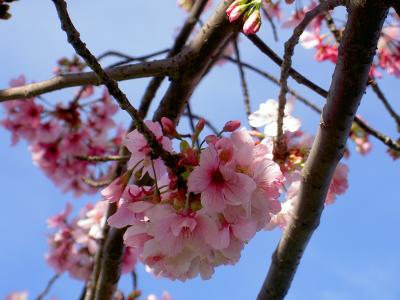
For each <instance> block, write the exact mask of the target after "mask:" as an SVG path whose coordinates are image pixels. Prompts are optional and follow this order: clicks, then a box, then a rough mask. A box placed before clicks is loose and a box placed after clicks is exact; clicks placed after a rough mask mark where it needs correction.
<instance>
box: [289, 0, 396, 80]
mask: <svg viewBox="0 0 400 300" xmlns="http://www.w3.org/2000/svg"><path fill="white" fill-rule="evenodd" d="M315 6H316V2H314V1H312V2H311V4H310V5H309V6H305V7H303V8H302V9H300V10H297V11H296V13H295V14H294V15H293V18H292V20H291V21H290V20H289V21H287V22H285V23H284V24H283V26H284V27H293V26H296V25H297V24H298V22H299V21H301V20H302V19H303V17H304V15H305V13H306V12H307V11H309V10H311V9H312V8H314V7H315ZM323 21H324V17H323V16H321V17H318V18H316V19H315V20H314V21H313V22H312V23H311V24H310V26H309V27H308V30H307V31H305V32H304V33H303V34H302V36H301V38H300V43H301V44H302V46H303V47H304V48H306V49H311V48H314V49H315V50H316V52H315V56H314V57H315V59H316V60H317V61H319V62H321V61H325V60H328V61H331V62H333V63H336V62H337V58H338V48H339V44H338V42H337V41H336V37H335V36H334V35H333V33H332V32H330V31H327V32H326V33H322V30H323V27H322V25H323ZM399 26H400V22H399V18H398V17H393V18H391V20H389V21H387V22H386V23H385V25H384V27H383V29H382V32H381V37H380V40H379V42H378V49H377V55H376V59H375V60H374V63H373V65H372V67H371V71H370V76H371V77H373V78H379V77H381V76H382V75H381V74H380V72H379V71H378V69H382V70H385V71H386V72H387V73H388V74H391V75H394V76H396V77H400V30H399ZM336 27H337V29H336V30H337V33H338V34H339V35H340V34H341V33H342V32H343V28H344V24H342V23H340V24H336Z"/></svg>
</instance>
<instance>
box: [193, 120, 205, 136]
mask: <svg viewBox="0 0 400 300" xmlns="http://www.w3.org/2000/svg"><path fill="white" fill-rule="evenodd" d="M205 124H206V120H204V119H203V118H200V119H199V121H198V122H197V124H196V128H195V131H196V132H198V133H200V132H201V131H202V130H203V129H204V126H205Z"/></svg>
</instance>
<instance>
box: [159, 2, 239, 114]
mask: <svg viewBox="0 0 400 300" xmlns="http://www.w3.org/2000/svg"><path fill="white" fill-rule="evenodd" d="M232 2H233V0H222V1H221V2H220V4H219V5H218V7H217V8H216V10H215V12H214V14H213V15H212V16H211V17H210V18H209V19H208V21H207V22H206V24H205V25H204V26H203V27H202V29H201V30H200V32H199V33H198V34H197V35H196V37H195V38H194V39H193V41H192V42H191V43H190V45H188V47H187V48H185V49H184V50H183V51H182V52H181V53H179V54H178V55H177V59H179V60H180V61H182V63H183V64H184V66H185V67H184V68H182V73H181V74H180V76H179V77H178V78H176V79H173V80H172V82H171V84H170V86H169V88H168V90H167V92H166V94H165V95H164V97H163V99H162V101H161V103H160V106H159V107H158V109H157V111H156V113H155V115H154V117H153V119H154V120H159V119H160V118H161V117H162V116H166V117H168V118H170V119H171V120H177V119H178V118H179V116H180V115H181V114H182V112H183V110H184V108H185V105H186V102H187V101H188V100H189V98H190V96H191V95H192V93H193V91H194V89H195V88H196V86H197V85H198V83H199V81H200V80H201V78H202V75H203V74H204V72H205V71H206V70H207V68H208V66H209V65H210V63H211V62H212V61H213V58H214V57H215V56H216V55H217V54H218V52H219V49H220V48H221V47H223V45H224V44H225V42H226V41H227V40H229V39H230V38H231V37H232V35H233V34H234V33H235V32H238V31H239V26H240V25H241V24H240V23H241V22H234V23H230V22H229V20H228V19H227V17H226V9H227V8H228V6H229V5H230V4H231V3H232ZM181 66H182V65H181Z"/></svg>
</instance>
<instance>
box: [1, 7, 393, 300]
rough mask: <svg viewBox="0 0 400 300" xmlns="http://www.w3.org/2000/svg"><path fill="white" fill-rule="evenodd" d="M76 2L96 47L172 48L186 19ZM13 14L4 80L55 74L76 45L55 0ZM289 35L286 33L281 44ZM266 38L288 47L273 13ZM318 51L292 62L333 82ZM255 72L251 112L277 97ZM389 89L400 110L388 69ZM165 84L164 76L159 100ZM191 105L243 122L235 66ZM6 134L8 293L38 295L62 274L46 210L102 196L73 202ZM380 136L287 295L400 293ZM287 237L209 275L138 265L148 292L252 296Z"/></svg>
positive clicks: (218, 72) (63, 292)
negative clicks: (174, 275) (152, 270)
mask: <svg viewBox="0 0 400 300" xmlns="http://www.w3.org/2000/svg"><path fill="white" fill-rule="evenodd" d="M68 3H69V6H70V12H71V16H72V18H73V21H74V22H75V25H76V26H77V28H78V29H79V30H80V32H81V35H82V39H83V40H84V41H85V42H86V43H87V45H88V47H89V48H90V49H91V50H92V51H93V52H94V53H96V54H100V53H102V52H104V51H106V50H110V49H112V50H120V51H122V52H126V53H129V54H132V55H141V54H146V53H149V52H153V51H157V50H160V49H164V48H165V47H166V46H167V47H168V46H169V45H171V44H172V42H173V37H174V35H175V33H176V32H177V29H178V27H179V26H180V24H181V23H182V20H183V19H184V17H185V14H184V13H183V12H182V11H180V10H179V9H178V8H177V7H176V5H175V1H173V0H170V1H126V0H120V1H104V0H96V1H94V0H87V1H78V0H70V1H68ZM12 12H13V13H14V17H13V18H12V20H11V21H7V22H1V23H0V36H1V38H2V42H3V43H2V47H1V48H0V68H1V72H0V87H1V88H3V87H6V86H7V85H8V81H9V79H10V78H14V77H17V76H18V75H20V74H25V75H26V77H27V79H28V80H29V81H39V80H44V79H47V78H49V77H50V76H51V70H52V69H53V67H54V66H55V63H56V61H57V59H58V58H60V57H62V56H67V57H70V56H71V55H72V53H73V51H72V48H71V47H70V46H69V45H68V44H67V42H66V38H65V35H64V33H63V32H62V31H61V30H60V28H59V23H58V20H57V18H56V13H55V9H54V7H53V4H52V2H51V1H49V0H48V1H45V0H35V1H29V0H26V1H20V2H17V3H15V4H13V5H12ZM287 34H288V33H287V32H281V33H280V38H281V41H283V40H284V39H285V38H286V37H287V36H288V35H287ZM260 36H261V37H262V38H263V39H265V40H266V41H267V42H269V44H270V45H271V46H272V48H274V49H275V50H276V51H277V52H279V53H281V52H282V51H281V50H282V43H276V42H274V41H273V39H272V34H271V31H270V28H269V26H268V24H267V22H265V24H264V26H263V28H262V30H261V32H260ZM240 47H241V50H242V56H243V60H245V61H248V62H252V63H254V64H256V65H257V66H259V67H260V68H263V69H265V70H268V71H269V72H271V73H273V74H275V75H277V74H278V72H279V70H278V68H277V67H276V66H275V65H274V64H273V63H271V62H270V61H269V60H268V59H267V58H265V57H264V56H262V55H260V53H259V52H258V50H257V49H255V48H253V47H252V46H251V45H250V44H249V42H248V41H247V40H246V39H245V38H242V39H241V43H240ZM312 55H313V53H312V52H310V51H305V50H303V49H300V48H298V49H297V52H296V57H295V59H294V65H295V66H296V68H297V69H299V70H302V71H303V73H304V74H306V75H307V76H309V77H310V78H312V79H313V80H314V81H316V82H317V83H319V84H320V85H322V86H324V87H325V88H328V87H329V80H330V78H331V73H332V70H333V65H331V64H329V63H324V64H318V63H316V62H314V61H313V59H312ZM246 74H247V77H248V80H249V83H250V87H251V90H250V96H251V100H252V108H253V110H255V109H256V108H258V104H259V103H261V102H263V101H265V100H266V99H268V98H276V97H277V92H278V90H277V89H276V87H275V86H273V85H271V84H270V83H268V82H267V81H265V80H264V79H263V78H260V77H258V76H256V75H254V74H252V73H250V72H247V73H246ZM146 82H147V80H144V79H143V80H135V81H129V82H124V83H123V84H122V85H121V86H122V87H123V89H124V90H125V91H126V92H127V93H128V95H129V96H130V98H131V99H133V103H134V105H136V106H137V105H138V99H140V96H141V94H142V92H143V88H144V86H145V84H146ZM382 86H383V89H384V91H385V92H386V94H387V95H388V96H389V98H390V99H391V100H392V102H393V103H394V107H395V108H396V109H397V110H398V111H400V102H399V99H397V97H395V96H397V95H398V93H396V91H397V90H398V89H397V90H396V88H398V81H397V80H396V79H393V78H389V79H388V80H385V81H384V82H382ZM165 87H166V85H165V84H164V86H163V88H162V90H160V92H159V93H158V99H157V100H159V97H160V96H161V95H162V91H163V90H165ZM293 87H295V88H296V89H297V90H298V91H299V92H301V93H302V94H303V95H305V96H307V97H309V98H310V99H311V100H313V101H315V103H319V104H321V103H322V100H321V99H320V98H319V97H318V96H317V95H315V94H313V93H312V92H309V91H307V90H306V89H304V88H303V87H299V86H297V85H296V84H293ZM72 92H73V89H72V90H67V91H62V92H56V93H52V94H48V95H46V99H48V100H50V101H58V100H60V99H63V98H66V97H68V96H70V95H71V93H72ZM192 103H193V104H192V106H193V110H194V111H195V112H196V113H197V114H200V115H204V116H205V117H206V118H208V119H209V120H211V121H213V123H214V124H215V125H216V126H218V127H221V126H223V124H224V123H225V121H227V120H231V119H241V120H242V121H243V124H246V119H245V114H244V110H243V107H242V97H241V93H240V84H239V78H238V74H237V70H236V67H235V66H232V65H228V64H227V65H225V66H224V67H216V68H215V70H214V71H213V72H212V73H211V74H209V76H207V78H205V80H204V81H203V82H202V83H201V84H200V86H199V88H198V89H197V90H196V91H195V93H194V95H193V98H192ZM155 104H156V103H155ZM153 108H154V107H153ZM360 112H361V114H362V115H363V117H364V118H365V119H366V120H368V122H369V124H371V125H373V126H375V127H377V128H379V129H380V130H381V131H384V132H387V133H390V134H391V135H393V136H395V134H396V133H395V128H394V124H393V122H392V120H391V119H390V118H389V116H388V115H387V114H386V112H385V111H384V110H383V109H382V106H381V104H380V103H379V102H378V101H377V100H376V98H375V97H374V96H373V95H371V93H370V92H367V94H366V96H365V97H364V99H363V103H362V105H361V107H360ZM2 114H3V112H0V117H1V116H3V115H2ZM294 114H295V115H296V116H298V117H300V118H301V119H302V120H303V123H304V128H305V129H306V130H308V131H310V132H314V131H315V128H316V126H317V125H318V120H319V117H318V116H317V115H316V114H314V113H313V112H310V111H309V110H308V109H307V108H305V107H304V106H303V105H302V104H301V103H298V104H296V109H295V113H294ZM120 120H121V121H124V122H127V121H128V117H127V116H126V115H123V114H121V115H120ZM182 123H183V126H185V123H184V122H182ZM0 141H1V143H0V158H1V164H0V182H1V198H2V199H1V205H2V209H1V214H0V216H1V217H0V228H1V232H2V241H1V247H0V266H1V271H0V282H1V284H0V299H2V298H3V297H4V296H5V295H6V294H7V293H9V292H11V291H15V290H28V291H29V292H30V293H31V298H34V296H35V295H37V294H38V293H39V292H40V291H41V290H42V289H43V288H44V286H45V285H46V283H47V281H48V279H49V278H50V277H51V276H52V274H53V271H52V270H51V269H50V268H49V267H47V265H46V263H45V262H44V259H43V256H44V253H45V252H46V251H47V241H46V232H47V228H46V223H45V219H46V218H47V217H48V216H50V215H53V214H55V213H57V212H59V211H60V210H61V209H62V208H63V207H64V205H65V201H69V200H72V201H73V204H74V206H77V207H78V206H83V205H84V203H86V202H87V201H95V200H96V199H97V198H96V196H95V197H92V198H81V199H78V200H73V198H72V195H70V194H61V192H60V191H59V190H58V189H57V188H55V187H54V186H53V185H52V184H51V183H50V181H49V180H48V179H47V178H46V177H45V176H44V175H43V174H42V172H40V170H38V169H37V168H36V167H35V166H33V164H32V161H31V157H30V153H29V150H28V149H27V146H26V144H24V143H20V144H18V145H17V146H15V147H11V146H10V136H9V133H8V132H6V131H5V130H4V129H2V128H0ZM372 142H373V146H374V148H373V151H372V153H371V154H370V155H368V156H366V157H361V156H359V155H357V154H356V153H354V151H353V153H352V156H351V158H350V159H349V160H348V161H347V162H346V163H347V164H348V165H349V167H350V175H349V183H350V189H349V190H348V191H347V193H346V194H345V195H344V196H342V197H339V198H338V200H337V203H336V204H335V205H332V206H329V207H328V208H327V209H326V210H325V212H324V214H323V218H322V222H321V225H320V227H319V228H318V230H317V231H316V232H315V234H314V236H313V238H312V240H311V242H310V244H309V247H308V248H307V251H306V253H305V255H304V258H303V260H302V263H301V265H300V267H299V270H298V273H297V276H296V278H295V280H294V282H293V286H292V288H291V290H290V292H289V294H288V296H287V298H286V299H288V300H294V299H296V300H309V299H321V300H348V299H349V300H350V299H364V300H370V299H371V300H372V299H385V300H395V299H400V286H399V284H398V278H400V240H399V238H398V228H400V218H399V217H398V216H399V215H400V203H399V200H400V196H399V193H398V191H397V190H396V187H397V184H399V178H400V176H399V175H400V170H399V162H393V161H392V159H391V158H390V157H388V155H386V153H385V147H383V146H382V145H381V144H380V143H378V142H376V141H375V140H372ZM350 147H351V148H352V145H350ZM279 235H280V232H279V231H273V232H260V233H259V234H257V236H256V237H255V238H254V239H253V240H252V241H251V242H250V243H249V245H248V246H247V247H246V249H245V250H244V251H243V253H242V259H241V260H240V262H239V263H238V264H237V265H235V266H233V267H220V268H218V269H217V270H216V273H215V275H214V277H213V278H212V279H211V280H208V281H202V280H200V279H195V280H191V281H187V282H185V283H181V282H171V281H169V280H166V279H161V280H159V279H154V278H153V277H152V276H151V275H149V274H147V273H146V272H145V271H144V268H143V267H142V266H139V267H138V272H139V286H140V288H141V289H142V290H143V291H144V293H145V294H148V293H151V292H152V293H156V294H160V293H161V292H162V291H163V290H164V289H165V290H168V291H170V293H171V294H172V295H173V297H174V299H175V300H200V299H211V300H217V299H232V300H247V299H255V297H256V294H257V292H258V289H259V287H260V286H261V283H262V282H263V280H264V276H265V274H266V271H267V268H268V265H269V262H270V256H271V254H272V252H273V250H274V249H275V246H276V244H277V242H278V240H279ZM129 281H130V279H129V278H124V279H123V280H122V287H123V288H126V287H127V286H128V285H129ZM81 288H82V284H81V283H80V282H78V281H76V280H73V279H70V278H69V277H68V276H67V275H64V276H63V277H62V278H61V279H60V280H59V281H58V282H57V283H56V284H55V286H54V289H53V290H52V292H51V293H50V295H56V296H58V297H59V299H76V298H77V297H78V295H79V293H80V291H81Z"/></svg>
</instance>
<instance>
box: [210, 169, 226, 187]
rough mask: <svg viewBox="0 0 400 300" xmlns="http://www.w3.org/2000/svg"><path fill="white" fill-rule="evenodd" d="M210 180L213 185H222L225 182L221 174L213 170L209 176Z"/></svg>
mask: <svg viewBox="0 0 400 300" xmlns="http://www.w3.org/2000/svg"><path fill="white" fill-rule="evenodd" d="M211 180H212V182H213V183H215V184H222V183H224V182H225V179H224V176H223V175H222V174H221V171H220V170H215V171H214V172H213V173H212V174H211Z"/></svg>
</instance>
